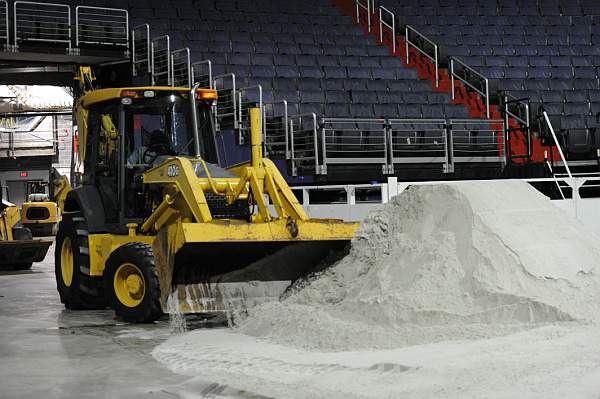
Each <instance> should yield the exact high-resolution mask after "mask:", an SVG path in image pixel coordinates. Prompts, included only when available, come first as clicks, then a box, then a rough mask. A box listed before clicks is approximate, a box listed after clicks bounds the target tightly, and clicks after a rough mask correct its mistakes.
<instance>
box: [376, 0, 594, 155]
mask: <svg viewBox="0 0 600 399" xmlns="http://www.w3.org/2000/svg"><path fill="white" fill-rule="evenodd" d="M378 4H380V5H383V6H385V7H386V8H388V9H390V10H391V11H393V12H394V13H396V15H398V16H399V18H400V22H399V23H400V24H408V25H410V26H411V27H414V28H415V29H416V30H417V31H419V32H420V33H422V34H423V35H425V36H427V38H429V39H431V40H432V41H433V42H435V43H436V44H438V45H439V46H440V48H441V53H442V54H447V55H448V56H450V57H454V58H456V59H459V60H461V61H462V62H464V63H466V64H467V65H469V66H470V67H472V68H473V69H475V70H476V71H478V72H480V73H481V74H482V75H483V76H485V77H487V78H488V79H489V80H490V91H491V95H492V96H493V95H494V94H496V92H497V91H504V92H506V93H508V94H509V95H511V96H513V97H514V98H527V99H529V101H530V102H531V105H532V106H531V110H532V114H533V116H536V115H540V114H541V112H542V111H546V112H547V113H548V114H549V115H550V116H551V121H552V125H553V127H554V129H555V130H556V131H557V132H559V140H561V145H562V146H563V147H564V149H565V150H566V155H567V157H568V158H569V159H592V160H595V158H597V154H596V152H597V149H598V148H599V147H600V134H596V132H595V130H596V129H597V128H598V127H600V123H599V121H600V119H599V118H600V91H599V81H598V74H599V71H598V66H599V65H600V46H598V44H599V43H600V17H599V15H600V5H599V4H598V2H597V1H594V0H540V1H529V0H459V1H457V2H447V1H443V0H439V1H438V0H433V1H428V2H420V1H414V0H380V1H379V2H378Z"/></svg>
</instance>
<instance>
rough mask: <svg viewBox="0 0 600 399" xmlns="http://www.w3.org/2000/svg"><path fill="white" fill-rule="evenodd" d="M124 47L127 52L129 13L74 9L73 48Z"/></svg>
mask: <svg viewBox="0 0 600 399" xmlns="http://www.w3.org/2000/svg"><path fill="white" fill-rule="evenodd" d="M81 44H93V45H103V46H117V47H125V49H126V51H129V12H128V11H127V10H125V9H122V8H106V7H91V6H77V7H75V47H79V46H80V45H81Z"/></svg>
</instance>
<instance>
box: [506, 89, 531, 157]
mask: <svg viewBox="0 0 600 399" xmlns="http://www.w3.org/2000/svg"><path fill="white" fill-rule="evenodd" d="M503 114H504V126H505V127H506V134H505V141H506V143H507V145H508V146H509V148H508V149H507V154H510V135H511V133H512V132H513V131H516V130H519V131H524V132H525V134H526V142H527V154H524V155H517V156H513V155H510V157H511V159H516V158H526V159H529V158H531V156H532V155H533V145H532V141H533V139H532V137H531V135H532V133H531V130H532V129H531V121H530V119H531V112H530V106H529V100H528V99H526V98H516V97H515V96H513V95H511V94H508V93H506V92H505V93H504V98H503ZM510 118H513V119H514V120H515V121H516V122H517V123H518V124H519V128H518V129H514V128H511V127H510V124H509V119H510Z"/></svg>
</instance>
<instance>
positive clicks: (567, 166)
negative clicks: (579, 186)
mask: <svg viewBox="0 0 600 399" xmlns="http://www.w3.org/2000/svg"><path fill="white" fill-rule="evenodd" d="M542 115H543V117H544V121H545V122H546V125H547V126H548V130H549V131H550V135H551V136H552V140H554V145H555V146H556V149H557V150H558V155H560V159H561V161H562V163H563V166H564V167H565V170H566V172H567V176H568V177H569V179H573V174H572V173H571V168H570V167H569V163H568V162H567V158H566V157H565V154H564V153H563V150H562V147H561V146H560V143H559V142H558V137H556V132H555V131H554V127H553V126H552V122H550V118H549V117H548V113H546V111H543V113H542Z"/></svg>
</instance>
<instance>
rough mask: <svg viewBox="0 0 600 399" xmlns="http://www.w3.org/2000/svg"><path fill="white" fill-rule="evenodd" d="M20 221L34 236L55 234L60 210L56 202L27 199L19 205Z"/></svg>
mask: <svg viewBox="0 0 600 399" xmlns="http://www.w3.org/2000/svg"><path fill="white" fill-rule="evenodd" d="M21 221H22V223H23V226H24V227H27V228H28V229H29V230H31V233H32V234H33V235H34V236H50V235H55V234H56V228H57V227H58V222H59V221H60V210H59V208H58V205H57V204H56V202H51V201H27V202H24V203H23V205H22V206H21Z"/></svg>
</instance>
